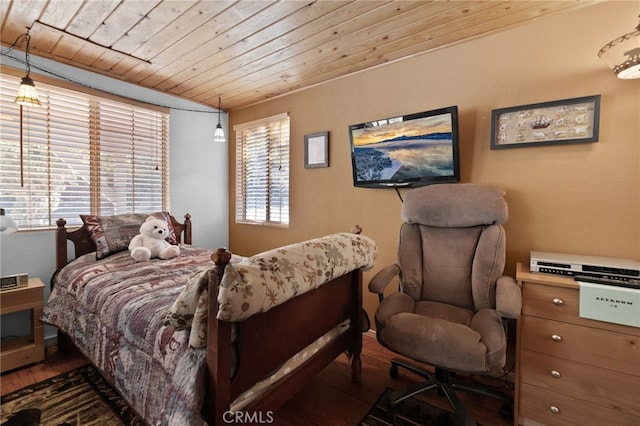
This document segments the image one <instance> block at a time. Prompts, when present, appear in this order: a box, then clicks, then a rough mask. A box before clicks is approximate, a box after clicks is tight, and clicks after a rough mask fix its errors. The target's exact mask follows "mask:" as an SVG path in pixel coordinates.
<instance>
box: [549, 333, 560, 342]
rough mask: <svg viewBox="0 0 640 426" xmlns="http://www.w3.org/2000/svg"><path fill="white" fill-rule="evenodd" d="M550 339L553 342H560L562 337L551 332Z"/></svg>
mask: <svg viewBox="0 0 640 426" xmlns="http://www.w3.org/2000/svg"><path fill="white" fill-rule="evenodd" d="M551 340H553V341H554V342H562V337H561V336H558V335H557V334H552V335H551Z"/></svg>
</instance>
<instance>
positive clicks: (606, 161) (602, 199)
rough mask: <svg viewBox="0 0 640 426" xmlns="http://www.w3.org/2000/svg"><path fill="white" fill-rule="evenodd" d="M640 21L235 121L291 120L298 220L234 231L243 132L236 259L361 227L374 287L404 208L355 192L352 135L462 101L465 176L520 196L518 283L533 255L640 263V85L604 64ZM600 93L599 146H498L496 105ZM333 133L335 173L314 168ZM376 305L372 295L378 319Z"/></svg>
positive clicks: (577, 21)
mask: <svg viewBox="0 0 640 426" xmlns="http://www.w3.org/2000/svg"><path fill="white" fill-rule="evenodd" d="M639 13H640V6H639V5H638V2H608V3H605V4H599V5H595V6H589V7H586V8H583V9H579V10H577V11H575V12H570V13H566V14H563V15H560V16H554V17H550V18H547V19H545V20H543V21H540V22H535V23H532V24H529V25H527V26H524V27H519V28H516V29H512V30H509V31H506V32H503V33H499V34H495V35H492V36H488V37H484V38H481V39H478V40H474V41H470V42H467V43H464V44H459V45H456V46H454V47H450V48H447V49H442V50H439V51H436V52H432V53H428V54H424V55H420V56H418V57H415V58H412V59H408V60H404V61H401V62H397V63H394V64H389V65H386V66H383V67H380V68H377V69H375V70H372V71H368V72H364V73H360V74H357V75H354V76H351V77H347V78H343V79H340V80H336V81H333V82H331V83H328V84H324V85H321V86H318V87H315V88H313V89H309V90H305V91H301V92H298V93H295V94H292V95H289V96H285V97H281V98H277V99H274V100H271V101H269V102H265V103H262V104H259V105H257V106H254V107H250V108H246V109H243V110H239V111H232V112H231V114H230V123H229V124H230V128H231V129H232V128H233V125H234V124H237V123H242V122H246V121H250V120H255V119H258V118H261V117H266V116H269V115H274V114H277V113H282V112H286V111H288V112H289V113H290V116H291V175H290V179H291V199H290V207H291V224H290V227H289V228H288V229H283V228H275V227H261V226H249V225H238V224H235V223H234V217H235V215H234V208H235V200H234V196H233V194H234V192H235V167H234V162H235V151H234V150H235V145H234V142H235V141H234V137H233V135H232V136H231V138H230V139H231V145H230V151H231V152H230V162H231V165H230V188H229V193H230V194H231V196H230V226H229V243H230V249H231V250H232V251H233V252H235V253H239V254H243V255H251V254H255V253H257V252H260V251H263V250H266V249H269V248H274V247H277V246H280V245H284V244H288V243H291V242H295V241H299V240H304V239H308V238H313V237H317V236H321V235H323V234H326V233H332V232H341V231H345V230H349V229H350V228H351V227H352V226H353V225H354V224H359V225H361V226H362V227H363V229H364V232H365V234H367V235H369V236H371V237H372V238H374V239H375V240H376V242H377V243H378V247H379V255H378V262H377V265H376V267H375V268H374V269H373V270H372V271H370V272H367V273H366V274H365V280H366V281H367V282H368V279H369V278H370V277H371V276H372V274H373V273H374V272H376V271H377V270H378V269H380V268H381V267H382V266H385V265H387V264H389V263H392V262H394V261H395V255H396V244H397V235H398V229H399V226H400V218H399V212H400V207H401V201H400V199H399V198H398V196H397V194H396V192H395V191H394V190H390V189H361V188H354V187H353V183H352V178H351V165H350V151H349V137H348V133H347V126H348V125H349V124H354V123H359V122H363V121H367V120H373V119H377V118H384V117H389V116H394V115H401V114H405V113H413V112H418V111H422V110H428V109H436V108H441V107H445V106H450V105H458V108H459V111H460V130H461V141H460V144H461V145H460V148H461V154H460V155H461V174H462V179H461V180H462V181H463V182H480V183H488V184H493V185H496V186H500V187H502V188H504V189H505V190H506V193H507V195H506V199H507V201H508V203H509V207H510V221H509V223H508V224H507V226H506V231H507V262H508V264H507V272H508V273H510V274H513V272H514V269H515V263H516V262H527V261H528V258H529V251H530V250H542V251H556V252H565V253H581V254H589V255H603V256H612V257H628V258H636V259H640V177H639V176H640V172H639V170H640V80H633V81H623V80H618V79H616V78H615V77H614V75H613V73H612V72H611V71H610V70H609V69H608V68H607V67H606V65H605V64H604V63H603V62H601V61H600V59H599V58H598V57H597V52H598V50H599V49H600V47H602V46H603V45H604V44H605V43H606V42H608V41H610V40H612V39H614V38H616V37H618V36H620V35H622V34H624V33H627V32H630V31H631V30H632V29H633V28H634V27H635V26H636V25H637V23H638V21H637V16H638V14H639ZM596 94H600V95H602V104H601V116H600V139H599V142H597V143H587V144H572V145H557V146H548V147H533V148H513V149H504V150H490V148H489V139H490V118H491V110H492V109H496V108H504V107H509V106H516V105H523V104H530V103H536V102H545V101H552V100H559V99H567V98H573V97H580V96H588V95H596ZM324 130H328V131H329V132H330V157H329V161H330V167H329V168H324V169H305V168H304V146H303V141H304V135H305V134H308V133H312V132H317V131H324ZM404 191H405V190H402V191H401V192H404ZM376 305H377V299H376V298H375V297H373V296H372V295H370V294H368V293H367V292H366V291H365V307H366V308H367V310H368V312H369V313H370V314H371V313H373V311H374V310H375V306H376Z"/></svg>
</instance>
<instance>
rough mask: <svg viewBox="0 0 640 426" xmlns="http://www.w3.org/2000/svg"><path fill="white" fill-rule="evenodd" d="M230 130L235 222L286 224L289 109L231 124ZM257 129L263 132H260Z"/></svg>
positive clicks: (288, 197)
mask: <svg viewBox="0 0 640 426" xmlns="http://www.w3.org/2000/svg"><path fill="white" fill-rule="evenodd" d="M234 132H235V135H236V188H235V203H236V204H235V223H237V224H251V225H265V226H277V227H289V224H290V168H291V164H290V163H291V158H290V150H291V136H290V135H291V121H290V118H289V113H282V114H277V115H273V116H270V117H265V118H262V119H258V120H253V121H250V122H246V123H241V124H237V125H235V126H234ZM251 132H253V133H251ZM260 133H264V135H263V136H261V135H260ZM261 147H266V152H264V155H260V154H259V153H260V152H262V151H260V149H261ZM261 157H263V158H261ZM250 184H251V185H253V187H254V188H253V189H249V188H248V185H250ZM250 192H253V193H254V194H253V195H252V194H250ZM249 205H251V206H253V208H251V207H249ZM262 210H264V212H262ZM263 215H264V217H262V216H263Z"/></svg>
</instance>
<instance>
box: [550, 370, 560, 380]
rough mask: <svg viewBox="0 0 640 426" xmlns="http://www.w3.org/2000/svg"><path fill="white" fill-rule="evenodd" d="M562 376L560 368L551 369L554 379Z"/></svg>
mask: <svg viewBox="0 0 640 426" xmlns="http://www.w3.org/2000/svg"><path fill="white" fill-rule="evenodd" d="M560 376H561V374H560V372H559V371H558V370H551V377H553V378H554V379H559V378H560Z"/></svg>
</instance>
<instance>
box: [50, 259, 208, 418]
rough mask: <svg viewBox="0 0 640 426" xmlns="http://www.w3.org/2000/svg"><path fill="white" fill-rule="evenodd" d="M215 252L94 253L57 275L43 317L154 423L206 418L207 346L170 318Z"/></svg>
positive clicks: (143, 415) (141, 413) (136, 408)
mask: <svg viewBox="0 0 640 426" xmlns="http://www.w3.org/2000/svg"><path fill="white" fill-rule="evenodd" d="M211 252H212V251H211V250H207V249H200V248H193V247H190V246H182V247H181V253H180V256H179V257H176V258H173V259H169V260H161V259H152V260H151V261H150V262H146V263H136V262H135V261H134V260H133V259H132V258H131V257H130V256H129V252H128V251H124V252H120V253H116V254H113V255H111V256H109V257H107V258H105V259H102V260H99V261H96V256H95V253H89V254H86V255H84V256H82V257H80V258H78V259H76V260H75V261H73V262H71V263H70V264H69V265H67V266H66V267H64V268H63V269H62V270H61V271H60V272H59V273H58V274H57V275H56V276H54V287H53V291H52V293H51V296H50V297H49V299H48V301H47V304H46V306H45V309H44V313H43V316H42V320H43V321H44V322H45V323H48V324H51V325H53V326H56V327H58V328H60V329H61V330H62V331H64V332H65V333H66V334H68V335H69V336H71V338H72V339H73V341H74V342H75V344H76V345H77V346H78V348H79V349H80V350H81V351H82V352H83V353H84V354H85V355H86V356H87V357H88V358H89V359H91V360H92V362H93V363H94V364H95V365H96V366H97V367H98V368H99V369H100V370H101V371H102V372H103V374H104V375H105V378H106V379H107V380H108V381H109V382H110V383H111V384H112V385H113V386H114V387H115V388H116V389H117V390H118V391H119V392H120V393H122V395H123V396H124V397H125V398H126V399H127V401H129V403H130V404H131V405H132V407H133V408H134V409H135V410H136V411H137V412H138V413H139V414H140V415H141V416H142V417H143V418H144V419H145V421H146V422H147V423H148V424H150V425H199V424H202V423H203V420H202V417H201V415H200V410H201V407H202V404H203V401H204V392H205V389H204V373H205V368H206V356H207V352H206V348H205V349H194V348H190V347H189V345H188V340H189V330H183V331H176V330H174V329H173V328H171V327H165V326H164V325H163V323H164V320H165V315H166V314H167V310H168V308H169V307H170V306H171V304H172V303H173V302H174V301H175V299H176V298H177V297H178V295H179V294H180V292H181V291H182V290H183V288H184V284H185V283H186V282H187V280H188V279H189V277H190V276H192V275H193V274H198V273H200V272H201V271H203V270H207V269H209V268H211V267H212V266H213V262H212V261H211V259H210V255H211Z"/></svg>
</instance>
